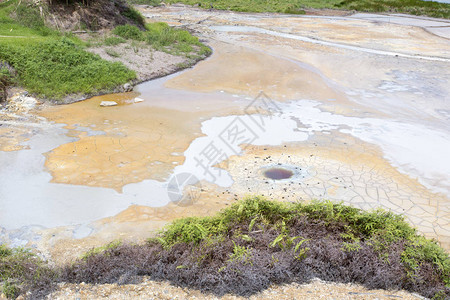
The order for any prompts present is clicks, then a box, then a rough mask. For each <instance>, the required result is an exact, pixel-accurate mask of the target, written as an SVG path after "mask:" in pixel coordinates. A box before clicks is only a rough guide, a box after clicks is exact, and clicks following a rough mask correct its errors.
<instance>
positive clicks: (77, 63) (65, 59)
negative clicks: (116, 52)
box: [0, 37, 136, 99]
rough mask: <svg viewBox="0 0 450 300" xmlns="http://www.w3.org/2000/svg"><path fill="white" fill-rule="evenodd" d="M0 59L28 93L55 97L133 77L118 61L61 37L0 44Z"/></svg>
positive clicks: (94, 89) (104, 87)
mask: <svg viewBox="0 0 450 300" xmlns="http://www.w3.org/2000/svg"><path fill="white" fill-rule="evenodd" d="M0 58H1V59H4V60H6V61H8V62H9V63H10V64H11V65H12V66H13V67H14V68H15V70H16V71H17V73H18V81H19V83H20V84H21V85H23V86H24V87H26V88H27V89H28V91H29V92H31V93H35V94H37V95H39V96H45V97H52V98H55V99H58V98H62V97H64V96H65V95H67V94H71V93H84V94H92V93H96V92H99V91H101V90H112V89H114V88H115V87H116V86H118V85H120V84H123V83H125V82H128V81H129V80H132V79H134V78H135V77H136V74H135V72H133V71H130V70H128V69H127V68H126V67H125V66H124V65H122V64H121V63H112V62H108V61H105V60H102V59H101V58H100V57H99V56H98V55H94V54H92V53H89V52H86V51H84V50H83V49H82V48H81V46H79V45H77V44H75V43H74V42H72V41H71V40H69V39H67V38H64V37H63V38H59V39H51V40H47V41H44V42H38V43H35V44H27V43H25V44H18V45H5V44H0Z"/></svg>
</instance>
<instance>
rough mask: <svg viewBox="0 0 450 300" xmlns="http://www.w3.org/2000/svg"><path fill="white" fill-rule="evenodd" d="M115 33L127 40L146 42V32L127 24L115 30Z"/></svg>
mask: <svg viewBox="0 0 450 300" xmlns="http://www.w3.org/2000/svg"><path fill="white" fill-rule="evenodd" d="M113 33H114V34H115V35H118V36H120V37H122V38H124V39H127V40H135V41H143V40H145V35H144V32H143V31H141V30H140V29H139V28H137V27H136V26H133V25H130V24H125V25H119V26H117V27H116V28H114V30H113Z"/></svg>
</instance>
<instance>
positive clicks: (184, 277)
mask: <svg viewBox="0 0 450 300" xmlns="http://www.w3.org/2000/svg"><path fill="white" fill-rule="evenodd" d="M3 249H4V250H3V252H6V255H3V256H2V260H1V261H0V271H1V272H2V274H12V275H7V276H6V277H3V278H2V279H1V280H2V281H3V289H4V292H5V291H10V292H9V293H8V295H10V296H12V295H17V294H18V293H19V292H24V291H25V290H29V291H31V292H32V293H33V294H36V295H43V294H45V293H48V292H49V291H50V290H51V288H52V287H54V283H57V282H61V281H63V282H71V283H81V282H86V283H93V284H103V283H119V284H126V283H135V282H137V281H139V278H140V277H141V276H149V277H150V278H152V279H153V280H168V281H170V282H172V283H173V284H175V285H179V286H183V287H190V288H195V289H199V290H202V291H204V292H208V293H213V294H215V295H224V294H226V293H232V294H237V295H243V296H248V295H251V294H255V293H257V292H259V291H261V290H264V289H266V288H268V287H269V286H270V285H272V284H281V283H291V282H298V283H303V282H307V281H308V280H310V279H312V278H315V277H318V278H320V279H322V280H327V281H335V282H353V283H359V284H362V285H364V286H366V287H368V288H376V289H405V290H407V291H411V292H416V293H418V294H421V295H423V296H425V297H430V298H432V297H435V299H448V297H450V258H449V255H448V253H446V252H445V251H444V250H443V249H442V248H440V247H439V246H438V245H437V244H436V243H435V242H433V241H430V240H428V239H425V238H424V237H423V236H421V235H419V234H417V232H416V231H415V229H413V228H412V227H411V226H410V225H408V224H407V223H406V222H405V221H404V220H403V218H402V217H400V216H398V215H395V214H392V213H389V212H386V211H382V210H376V211H372V212H365V211H361V210H359V209H356V208H352V207H349V206H345V205H342V204H334V203H331V202H313V203H311V204H292V203H279V202H273V201H267V200H264V199H261V198H258V197H256V198H252V199H247V200H244V201H240V202H237V203H236V204H234V205H233V206H232V207H230V208H228V209H226V210H224V211H222V212H221V213H219V214H218V215H216V216H214V217H206V218H186V219H181V220H178V221H175V222H173V223H172V224H171V225H169V226H168V227H166V228H165V230H163V231H162V232H161V233H160V234H159V235H158V236H157V237H156V238H152V239H150V240H149V241H148V242H147V244H145V245H130V244H122V243H119V242H117V243H112V244H109V245H106V246H104V247H101V248H97V249H93V250H91V251H90V252H88V253H86V254H85V255H83V257H82V258H80V259H79V260H77V261H75V262H74V263H72V264H70V265H68V266H66V267H63V268H60V269H47V268H46V267H44V266H45V265H43V263H42V261H34V260H33V259H34V258H33V257H31V258H26V259H14V257H15V256H17V255H18V254H15V253H14V252H12V251H14V250H9V249H6V248H3ZM0 253H1V252H0ZM18 253H20V252H18ZM20 255H21V254H20ZM8 257H13V258H8ZM28 263H29V264H31V265H32V266H33V267H31V270H43V271H39V276H38V277H37V276H34V275H33V272H36V271H33V272H30V273H29V274H24V273H23V272H14V273H11V272H10V271H9V270H10V269H13V270H16V269H17V270H21V269H23V265H24V264H28ZM11 264H12V265H11ZM14 264H17V266H14ZM5 268H6V272H5V271H4V270H5ZM39 268H44V269H39ZM55 274H56V275H55ZM44 283H45V284H44ZM5 284H6V285H5ZM13 292H15V293H16V294H13Z"/></svg>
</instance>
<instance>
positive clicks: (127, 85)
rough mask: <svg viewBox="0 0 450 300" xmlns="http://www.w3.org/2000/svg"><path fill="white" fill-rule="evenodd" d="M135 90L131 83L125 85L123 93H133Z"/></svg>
mask: <svg viewBox="0 0 450 300" xmlns="http://www.w3.org/2000/svg"><path fill="white" fill-rule="evenodd" d="M132 90H133V86H132V85H131V84H129V83H125V84H124V85H123V91H124V92H131V91H132Z"/></svg>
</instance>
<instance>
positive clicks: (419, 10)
mask: <svg viewBox="0 0 450 300" xmlns="http://www.w3.org/2000/svg"><path fill="white" fill-rule="evenodd" d="M336 7H339V8H343V9H348V10H357V11H364V12H390V13H405V14H411V15H419V16H421V15H424V16H429V17H434V18H444V19H450V4H447V3H438V2H434V1H421V0H401V1H400V0H344V1H342V2H341V3H339V4H337V5H336Z"/></svg>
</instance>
